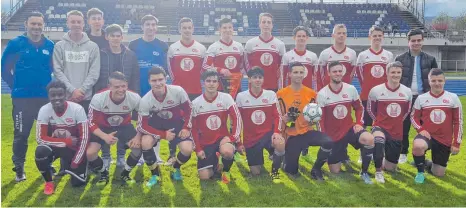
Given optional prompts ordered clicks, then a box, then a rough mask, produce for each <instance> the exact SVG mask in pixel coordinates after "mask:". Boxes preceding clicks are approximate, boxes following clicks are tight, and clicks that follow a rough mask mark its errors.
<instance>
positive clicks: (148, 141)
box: [141, 135, 154, 149]
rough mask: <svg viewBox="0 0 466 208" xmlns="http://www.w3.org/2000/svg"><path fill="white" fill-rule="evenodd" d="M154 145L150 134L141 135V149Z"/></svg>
mask: <svg viewBox="0 0 466 208" xmlns="http://www.w3.org/2000/svg"><path fill="white" fill-rule="evenodd" d="M153 146H154V137H152V136H151V135H143V136H142V137H141V147H142V149H151V148H152V147H153Z"/></svg>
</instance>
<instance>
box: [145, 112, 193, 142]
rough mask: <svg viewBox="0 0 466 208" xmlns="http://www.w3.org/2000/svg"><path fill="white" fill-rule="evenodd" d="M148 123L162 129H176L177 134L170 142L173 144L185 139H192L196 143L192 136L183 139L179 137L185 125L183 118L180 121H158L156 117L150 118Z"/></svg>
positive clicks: (174, 131)
mask: <svg viewBox="0 0 466 208" xmlns="http://www.w3.org/2000/svg"><path fill="white" fill-rule="evenodd" d="M148 123H149V126H151V127H153V128H156V129H159V130H162V131H168V130H170V129H174V130H173V133H175V134H176V136H175V138H174V139H173V140H172V141H170V142H169V143H170V145H171V146H176V145H178V144H179V143H180V142H183V141H191V142H193V143H194V140H193V138H192V137H188V138H186V139H181V138H180V137H178V135H179V133H180V131H181V129H182V128H183V125H184V121H183V120H181V121H178V122H173V121H166V122H160V120H158V121H157V120H156V119H149V122H148Z"/></svg>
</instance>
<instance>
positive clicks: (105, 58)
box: [94, 45, 140, 93]
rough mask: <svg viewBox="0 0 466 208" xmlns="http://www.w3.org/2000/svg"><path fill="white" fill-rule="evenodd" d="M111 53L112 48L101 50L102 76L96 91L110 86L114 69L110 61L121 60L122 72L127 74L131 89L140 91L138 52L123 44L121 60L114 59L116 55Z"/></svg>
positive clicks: (95, 88) (95, 87)
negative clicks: (110, 78)
mask: <svg viewBox="0 0 466 208" xmlns="http://www.w3.org/2000/svg"><path fill="white" fill-rule="evenodd" d="M111 53H112V51H111V50H110V48H103V49H101V50H100V76H99V79H98V80H97V83H96V84H95V85H94V90H95V92H99V91H100V90H102V89H104V88H107V87H108V77H109V76H110V74H111V73H112V72H113V71H114V69H110V67H111V66H112V65H111V64H110V63H112V62H115V61H119V62H121V66H122V73H123V74H125V75H126V79H128V88H129V89H130V90H131V91H134V92H137V93H139V91H140V85H139V82H140V80H139V64H138V59H137V57H136V54H135V53H134V52H133V51H131V50H130V49H129V48H127V47H126V46H124V45H121V53H122V59H121V60H113V59H114V58H113V57H114V56H111Z"/></svg>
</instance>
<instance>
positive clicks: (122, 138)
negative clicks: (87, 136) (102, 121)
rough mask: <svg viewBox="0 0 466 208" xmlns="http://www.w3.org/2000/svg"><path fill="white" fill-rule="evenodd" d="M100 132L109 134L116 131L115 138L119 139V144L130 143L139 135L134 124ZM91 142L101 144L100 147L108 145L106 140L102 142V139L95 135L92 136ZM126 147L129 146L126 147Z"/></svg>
mask: <svg viewBox="0 0 466 208" xmlns="http://www.w3.org/2000/svg"><path fill="white" fill-rule="evenodd" d="M100 130H102V131H103V132H105V133H107V134H109V133H112V132H114V131H116V132H117V133H116V134H115V137H117V138H118V142H123V143H125V144H126V143H128V142H129V140H131V139H132V138H134V137H135V136H136V135H137V131H136V129H135V128H134V126H133V125H132V124H128V125H124V126H115V127H110V128H106V127H102V128H100ZM91 142H96V143H99V144H100V145H107V143H105V141H104V140H102V139H101V138H100V137H98V136H96V135H94V134H92V135H91ZM125 147H127V146H126V145H125Z"/></svg>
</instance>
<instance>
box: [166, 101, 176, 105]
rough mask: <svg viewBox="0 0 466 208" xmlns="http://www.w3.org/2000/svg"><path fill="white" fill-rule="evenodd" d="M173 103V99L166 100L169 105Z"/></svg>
mask: <svg viewBox="0 0 466 208" xmlns="http://www.w3.org/2000/svg"><path fill="white" fill-rule="evenodd" d="M173 103H175V101H173V100H168V101H167V104H170V105H171V104H173Z"/></svg>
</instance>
